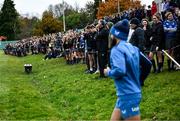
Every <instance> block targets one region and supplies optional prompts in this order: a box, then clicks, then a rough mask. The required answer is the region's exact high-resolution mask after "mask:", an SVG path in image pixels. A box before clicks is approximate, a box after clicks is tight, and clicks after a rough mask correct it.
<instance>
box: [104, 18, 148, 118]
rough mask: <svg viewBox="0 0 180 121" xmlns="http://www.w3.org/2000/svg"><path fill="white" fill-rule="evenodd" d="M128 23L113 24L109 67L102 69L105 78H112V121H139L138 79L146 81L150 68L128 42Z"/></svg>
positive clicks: (139, 94) (125, 21) (142, 56)
mask: <svg viewBox="0 0 180 121" xmlns="http://www.w3.org/2000/svg"><path fill="white" fill-rule="evenodd" d="M128 32H129V23H128V20H122V21H120V22H118V23H117V24H115V25H114V26H113V27H112V28H111V30H110V34H111V39H110V41H109V47H111V54H110V65H111V69H110V68H107V69H104V74H105V75H106V76H109V77H111V78H112V79H114V82H115V86H116V92H117V97H118V98H117V102H116V105H115V108H114V111H113V113H112V116H111V120H113V121H117V120H121V119H124V120H140V109H139V104H140V101H141V97H142V96H141V84H140V80H143V81H144V80H145V79H146V77H147V76H148V74H149V73H150V69H151V62H150V61H149V60H148V59H147V58H146V57H145V56H144V55H143V54H142V53H141V52H140V51H139V49H138V48H137V47H135V46H132V45H131V44H130V43H127V42H126V41H127V37H128Z"/></svg>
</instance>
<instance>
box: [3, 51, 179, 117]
mask: <svg viewBox="0 0 180 121" xmlns="http://www.w3.org/2000/svg"><path fill="white" fill-rule="evenodd" d="M25 63H31V64H32V65H33V73H32V74H29V75H28V74H25V73H24V67H23V65H24V64H25ZM85 69H86V66H85V65H82V64H78V65H73V66H68V65H66V64H65V62H64V60H63V59H54V60H48V61H43V60H42V55H33V56H27V57H22V58H18V57H13V56H7V55H4V54H3V53H2V52H1V51H0V120H27V119H29V120H31V119H33V120H109V119H110V116H111V112H112V110H113V107H114V104H115V102H116V96H115V88H114V83H113V81H112V80H111V79H108V78H107V79H103V80H97V79H95V77H96V76H98V75H87V74H84V70H85ZM179 85H180V73H179V72H167V71H166V70H165V71H164V72H163V73H161V74H151V75H150V76H149V78H148V79H147V80H146V83H145V86H144V87H143V99H142V103H141V115H142V119H143V120H180V113H179V112H180V108H179V107H180V98H179V96H180V90H179Z"/></svg>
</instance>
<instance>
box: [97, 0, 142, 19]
mask: <svg viewBox="0 0 180 121" xmlns="http://www.w3.org/2000/svg"><path fill="white" fill-rule="evenodd" d="M140 6H141V1H139V0H119V8H120V11H124V10H128V9H130V8H136V7H140ZM115 13H118V0H108V1H106V2H101V3H100V5H99V8H98V13H97V15H96V16H97V18H103V17H104V16H109V15H113V14H115Z"/></svg>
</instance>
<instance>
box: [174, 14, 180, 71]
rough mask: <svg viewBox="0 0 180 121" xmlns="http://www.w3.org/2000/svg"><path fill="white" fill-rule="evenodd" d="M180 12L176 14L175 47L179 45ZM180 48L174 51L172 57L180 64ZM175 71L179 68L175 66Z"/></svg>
mask: <svg viewBox="0 0 180 121" xmlns="http://www.w3.org/2000/svg"><path fill="white" fill-rule="evenodd" d="M179 38H180V11H179V12H178V23H177V32H176V40H175V45H177V46H178V45H180V41H179ZM179 52H180V46H179V47H177V48H175V49H174V56H175V60H176V61H177V62H178V63H180V53H179ZM176 70H180V68H179V67H177V66H176Z"/></svg>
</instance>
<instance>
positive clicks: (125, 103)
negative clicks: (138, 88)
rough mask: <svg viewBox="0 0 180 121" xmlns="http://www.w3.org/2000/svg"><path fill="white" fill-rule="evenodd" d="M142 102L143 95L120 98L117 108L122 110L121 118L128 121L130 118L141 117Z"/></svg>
mask: <svg viewBox="0 0 180 121" xmlns="http://www.w3.org/2000/svg"><path fill="white" fill-rule="evenodd" d="M140 102H141V95H139V96H137V95H136V96H133V95H131V96H127V97H124V96H123V98H121V97H118V99H117V102H116V106H115V108H117V109H120V110H121V117H122V118H123V119H128V118H130V117H133V116H137V115H140V107H139V104H140Z"/></svg>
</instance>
